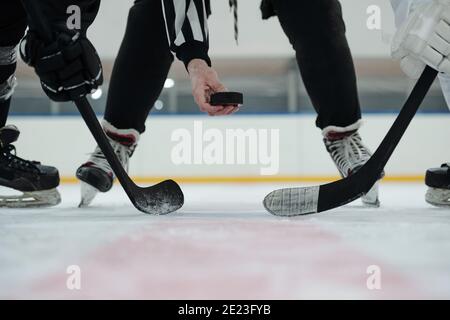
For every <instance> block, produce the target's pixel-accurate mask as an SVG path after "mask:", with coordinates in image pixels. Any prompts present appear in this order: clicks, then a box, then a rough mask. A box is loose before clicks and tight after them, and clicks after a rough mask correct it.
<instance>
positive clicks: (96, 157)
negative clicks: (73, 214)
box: [76, 121, 139, 207]
mask: <svg viewBox="0 0 450 320" xmlns="http://www.w3.org/2000/svg"><path fill="white" fill-rule="evenodd" d="M102 124H103V130H104V131H105V134H106V136H107V137H108V140H109V142H110V143H111V146H112V148H113V149H114V151H115V153H116V155H117V157H118V159H119V161H120V163H121V164H122V166H123V167H124V169H125V170H126V171H127V172H128V163H129V159H130V157H131V156H132V155H133V152H134V150H135V149H136V146H137V142H138V140H139V132H138V131H136V130H134V129H117V128H115V127H114V126H113V125H111V124H110V123H108V122H107V121H103V123H102ZM76 176H77V178H78V179H80V181H81V202H80V205H79V206H80V207H86V206H88V205H89V204H90V203H91V202H92V200H94V198H95V196H96V195H97V193H98V192H108V191H109V190H111V188H112V185H113V181H114V178H115V176H114V172H113V171H112V169H111V166H110V165H109V163H108V160H106V158H105V156H104V155H103V152H102V151H101V150H100V148H99V147H98V146H97V147H96V148H95V151H94V153H92V155H91V156H90V158H89V160H88V161H87V162H86V163H85V164H83V165H82V166H81V167H79V168H78V170H77V172H76Z"/></svg>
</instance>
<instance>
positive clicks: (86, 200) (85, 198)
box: [78, 182, 99, 208]
mask: <svg viewBox="0 0 450 320" xmlns="http://www.w3.org/2000/svg"><path fill="white" fill-rule="evenodd" d="M98 192H99V191H98V189H97V188H94V187H93V186H91V185H90V184H87V183H86V182H81V201H80V204H79V205H78V208H86V207H88V206H89V205H90V204H91V203H92V201H93V200H94V198H95V196H96V195H97V193H98Z"/></svg>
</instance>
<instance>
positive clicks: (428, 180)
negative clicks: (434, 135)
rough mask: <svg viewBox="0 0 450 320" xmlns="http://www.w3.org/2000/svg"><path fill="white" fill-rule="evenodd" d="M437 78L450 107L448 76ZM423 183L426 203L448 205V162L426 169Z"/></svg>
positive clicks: (449, 193) (449, 198) (449, 80)
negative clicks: (425, 191) (425, 186)
mask: <svg viewBox="0 0 450 320" xmlns="http://www.w3.org/2000/svg"><path fill="white" fill-rule="evenodd" d="M439 80H440V82H441V88H442V92H443V93H444V97H445V101H446V102H447V106H449V107H450V76H449V75H447V74H440V75H439ZM425 184H426V185H427V186H428V190H427V193H426V195H425V199H426V201H427V202H428V203H430V204H432V205H434V206H438V207H441V206H445V207H450V163H445V164H443V165H442V166H441V167H437V168H431V169H428V170H427V172H426V177H425Z"/></svg>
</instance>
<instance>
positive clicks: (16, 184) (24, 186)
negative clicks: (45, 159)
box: [0, 125, 61, 208]
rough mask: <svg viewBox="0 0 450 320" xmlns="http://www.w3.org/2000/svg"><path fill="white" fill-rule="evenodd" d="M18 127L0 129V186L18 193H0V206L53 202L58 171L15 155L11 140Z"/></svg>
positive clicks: (48, 203) (55, 194) (55, 199)
mask: <svg viewBox="0 0 450 320" xmlns="http://www.w3.org/2000/svg"><path fill="white" fill-rule="evenodd" d="M19 134H20V131H19V130H18V129H17V128H16V127H15V126H12V125H8V126H5V127H3V128H1V129H0V186H3V187H6V188H10V189H14V190H16V191H19V193H20V194H15V195H0V207H7V208H32V207H45V206H55V205H57V204H59V203H60V202H61V197H60V195H59V192H58V190H57V189H56V187H58V185H59V173H58V170H57V169H56V168H54V167H49V166H44V165H41V164H40V163H39V162H37V161H29V160H25V159H22V158H19V157H18V156H17V155H16V153H15V150H16V149H15V147H14V146H13V145H12V143H14V142H16V141H17V139H18V138H19Z"/></svg>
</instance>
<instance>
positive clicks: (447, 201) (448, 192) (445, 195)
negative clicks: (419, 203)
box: [425, 163, 450, 208]
mask: <svg viewBox="0 0 450 320" xmlns="http://www.w3.org/2000/svg"><path fill="white" fill-rule="evenodd" d="M425 184H426V185H427V186H428V190H427V193H426V194H425V200H426V201H427V202H428V203H429V204H431V205H433V206H436V207H447V208H450V163H444V164H443V165H442V166H441V167H440V168H432V169H428V170H427V173H426V176H425Z"/></svg>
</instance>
